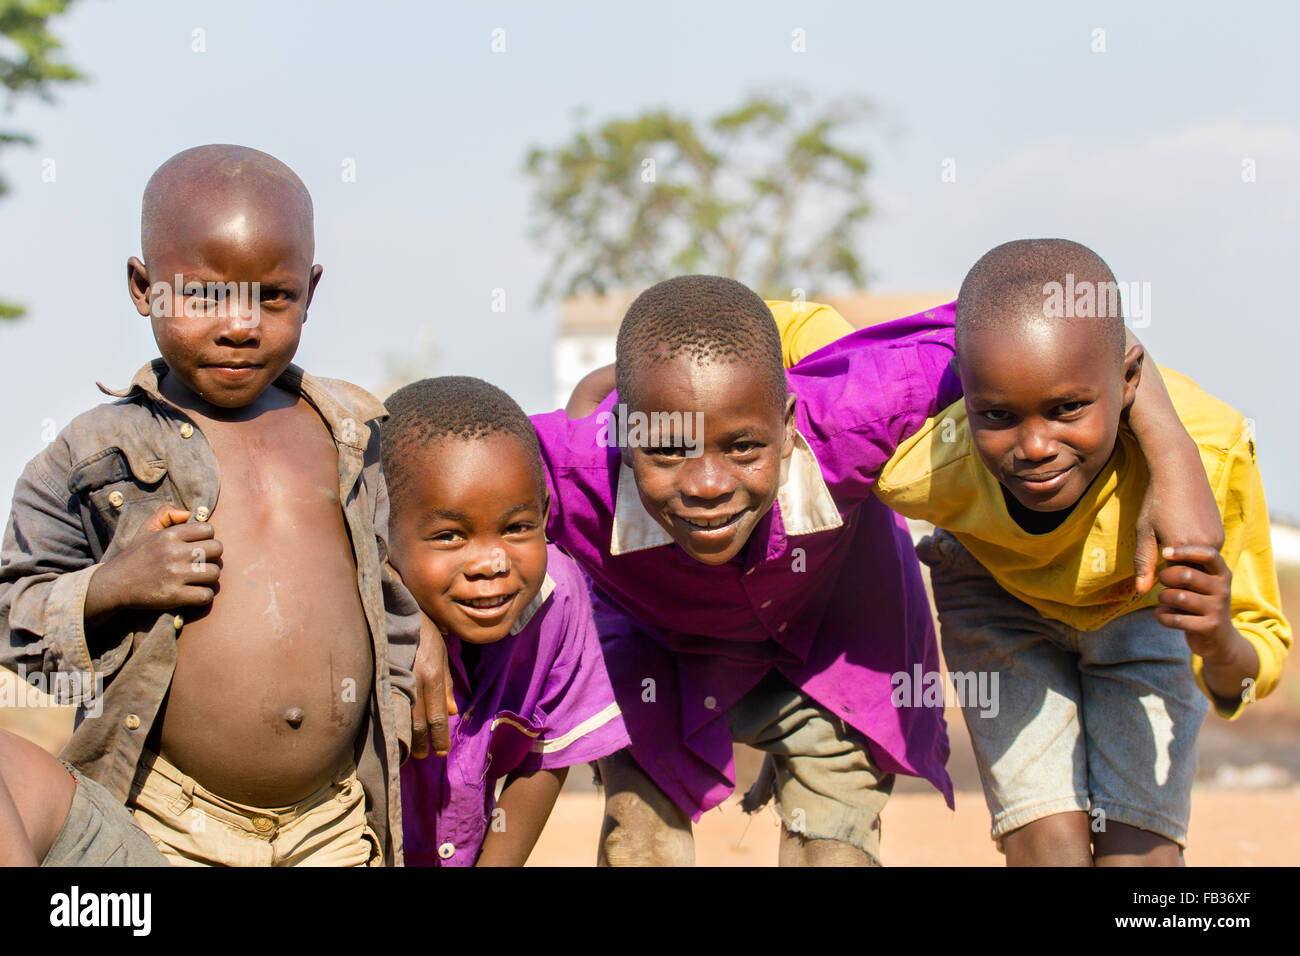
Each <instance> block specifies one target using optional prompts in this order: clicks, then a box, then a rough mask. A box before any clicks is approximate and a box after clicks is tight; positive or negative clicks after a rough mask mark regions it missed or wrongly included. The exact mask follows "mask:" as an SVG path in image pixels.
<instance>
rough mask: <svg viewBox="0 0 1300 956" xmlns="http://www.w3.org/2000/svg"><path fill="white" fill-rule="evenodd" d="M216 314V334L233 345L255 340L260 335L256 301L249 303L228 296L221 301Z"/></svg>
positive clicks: (254, 341)
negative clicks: (218, 323)
mask: <svg viewBox="0 0 1300 956" xmlns="http://www.w3.org/2000/svg"><path fill="white" fill-rule="evenodd" d="M218 315H219V316H220V319H219V321H220V325H219V326H218V333H217V334H218V336H219V337H220V339H221V340H222V341H225V342H231V343H233V344H235V345H244V344H246V343H249V342H252V343H256V342H257V340H258V338H259V337H260V335H261V321H260V319H261V316H260V315H259V312H258V303H257V302H255V301H254V302H251V303H250V302H246V301H241V299H240V298H239V297H235V296H230V297H227V298H226V299H225V301H224V302H223V303H222V308H220V309H219V311H218Z"/></svg>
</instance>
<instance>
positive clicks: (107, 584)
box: [85, 505, 221, 620]
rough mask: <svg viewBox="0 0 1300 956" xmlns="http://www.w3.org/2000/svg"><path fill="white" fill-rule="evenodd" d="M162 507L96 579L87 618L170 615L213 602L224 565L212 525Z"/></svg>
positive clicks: (92, 581) (91, 587) (89, 591)
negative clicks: (130, 611) (133, 612)
mask: <svg viewBox="0 0 1300 956" xmlns="http://www.w3.org/2000/svg"><path fill="white" fill-rule="evenodd" d="M189 517H190V513H189V512H188V511H182V510H181V509H180V508H175V507H173V506H171V505H163V506H162V507H161V508H159V509H158V510H157V511H155V512H154V513H153V514H152V515H151V516H150V517H149V520H148V521H146V522H145V523H144V525H143V526H142V527H141V528H140V531H139V533H138V534H137V535H136V536H135V538H134V539H133V540H132V541H131V543H130V544H129V545H127V547H126V548H125V549H123V550H122V551H121V552H120V553H119V554H117V555H116V556H115V557H113V558H110V559H109V560H108V561H106V562H104V564H103V565H102V566H101V567H100V568H99V570H98V571H96V572H95V573H94V575H92V576H91V579H90V585H89V587H88V588H87V589H86V604H85V617H86V620H90V619H92V618H96V617H100V616H103V615H105V614H109V613H111V612H113V611H117V610H121V609H123V608H148V609H152V610H158V611H165V610H167V609H169V608H174V607H188V606H196V605H204V604H211V603H212V597H213V595H214V594H215V593H216V584H217V579H218V578H219V577H220V574H221V566H220V565H219V564H217V563H216V562H217V560H218V559H219V558H220V557H221V542H220V541H218V540H216V537H215V532H214V531H213V529H212V525H210V524H207V523H206V522H197V521H196V522H191V521H189Z"/></svg>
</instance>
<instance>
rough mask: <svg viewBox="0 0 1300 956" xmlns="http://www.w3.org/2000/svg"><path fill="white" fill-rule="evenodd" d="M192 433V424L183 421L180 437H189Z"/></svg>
mask: <svg viewBox="0 0 1300 956" xmlns="http://www.w3.org/2000/svg"><path fill="white" fill-rule="evenodd" d="M193 434H194V426H193V425H191V424H190V423H189V422H185V423H184V424H182V425H181V437H182V438H189V437H190V436H191V435H193Z"/></svg>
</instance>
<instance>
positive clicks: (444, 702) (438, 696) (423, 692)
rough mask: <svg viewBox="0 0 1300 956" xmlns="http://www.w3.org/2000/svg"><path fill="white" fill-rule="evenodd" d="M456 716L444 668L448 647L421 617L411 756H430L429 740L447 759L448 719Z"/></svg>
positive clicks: (448, 746)
mask: <svg viewBox="0 0 1300 956" xmlns="http://www.w3.org/2000/svg"><path fill="white" fill-rule="evenodd" d="M454 713H456V698H455V695H454V694H453V693H452V684H451V670H450V668H449V667H448V664H447V645H446V644H444V643H443V640H442V635H441V634H440V633H438V628H437V626H436V625H434V623H433V621H431V620H429V617H428V615H426V614H424V613H421V614H420V646H419V648H418V649H417V650H416V652H415V706H414V707H412V708H411V756H412V757H427V756H429V738H430V735H432V737H433V752H434V753H435V754H437V755H438V756H439V757H445V756H447V751H448V750H449V749H450V748H451V733H450V729H449V727H448V722H447V715H448V714H454Z"/></svg>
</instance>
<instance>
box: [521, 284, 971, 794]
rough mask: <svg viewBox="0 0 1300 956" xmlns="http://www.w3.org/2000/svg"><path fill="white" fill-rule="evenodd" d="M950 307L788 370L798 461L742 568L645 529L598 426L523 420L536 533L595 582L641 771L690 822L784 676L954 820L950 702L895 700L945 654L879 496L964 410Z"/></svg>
mask: <svg viewBox="0 0 1300 956" xmlns="http://www.w3.org/2000/svg"><path fill="white" fill-rule="evenodd" d="M953 313H954V309H953V305H952V304H949V305H945V306H941V307H939V308H936V309H933V310H931V311H929V312H925V313H922V314H918V315H914V316H910V317H908V318H905V319H899V320H897V321H895V322H890V323H886V324H883V325H878V326H875V327H872V328H868V329H862V330H860V331H858V332H855V333H853V334H851V335H848V336H846V337H845V338H842V339H840V340H838V341H836V342H833V343H831V344H830V345H828V346H826V347H825V348H822V349H819V350H818V351H816V352H814V353H813V354H812V355H811V356H809V357H808V358H806V359H805V360H804V361H802V362H801V363H799V364H798V365H797V366H795V367H794V368H793V369H791V370H789V371H788V372H787V379H788V383H789V387H790V390H791V391H792V392H793V393H794V394H795V395H796V397H797V401H796V428H797V432H798V434H797V437H796V443H795V450H794V453H793V454H792V456H791V457H790V458H789V459H788V460H787V461H786V464H785V465H784V466H783V469H782V471H783V474H782V480H781V485H780V490H779V493H778V496H777V501H776V503H775V504H774V505H773V507H772V509H771V510H770V511H769V512H768V513H767V514H766V515H765V516H764V517H763V518H762V519H761V520H760V521H759V523H758V524H757V526H756V527H755V529H754V531H753V533H752V535H751V537H750V540H749V542H748V544H747V545H746V547H745V549H744V550H743V551H742V552H741V554H740V555H739V556H738V557H737V559H736V560H734V561H732V562H729V563H727V564H724V565H719V566H709V565H705V564H702V563H700V562H698V561H695V560H694V559H693V558H691V557H690V556H689V555H687V554H686V553H685V552H684V551H682V550H681V549H680V548H679V547H678V546H677V545H676V544H675V543H673V541H672V539H671V538H670V537H669V535H668V534H667V533H666V532H665V531H664V530H663V529H662V528H661V527H660V526H659V525H658V523H657V522H655V520H654V518H653V517H652V516H651V515H650V514H649V513H647V512H646V510H645V508H644V506H643V505H642V503H641V501H640V498H639V496H638V495H637V492H636V486H635V481H634V479H633V476H632V472H631V469H630V468H629V467H628V466H627V465H626V464H625V463H624V462H623V461H622V458H621V455H620V452H619V449H618V448H611V447H606V442H605V441H604V440H602V439H603V438H604V431H605V428H606V425H605V422H606V421H607V419H606V418H605V417H604V416H602V415H601V412H608V411H609V410H610V408H611V407H612V406H613V405H614V404H615V403H617V401H618V396H617V394H614V395H611V396H610V397H609V398H607V399H606V401H605V402H604V403H602V405H601V407H600V409H598V410H597V412H596V413H593V415H591V416H589V417H587V418H582V419H570V418H567V417H566V416H565V414H564V412H562V411H560V412H555V413H552V414H549V415H539V416H535V417H534V418H533V424H534V425H535V426H536V428H537V433H538V436H539V437H540V440H541V446H542V457H543V459H544V461H545V462H546V465H547V479H548V481H549V483H550V489H551V496H552V497H551V500H552V505H551V515H550V521H549V524H548V526H547V532H548V534H549V536H550V537H551V539H552V540H554V541H555V542H557V543H558V544H560V545H561V546H562V547H564V548H565V550H566V551H568V552H569V553H570V554H571V555H572V556H573V557H574V558H575V559H576V560H577V561H578V563H579V564H580V565H582V567H583V569H584V570H585V571H586V572H587V573H588V574H589V575H590V576H591V578H592V580H593V581H594V582H595V585H596V588H597V591H598V593H597V595H596V598H595V600H594V601H593V604H594V608H595V614H596V621H597V627H598V629H599V630H600V634H601V644H602V647H603V649H604V652H605V661H606V664H607V666H608V668H609V672H610V678H611V680H612V681H613V684H614V692H615V695H616V696H617V698H618V702H619V705H620V707H621V708H622V710H623V715H624V719H625V721H626V723H627V727H628V732H629V734H630V735H631V738H632V745H631V748H630V751H631V754H632V756H633V757H634V758H635V759H636V761H637V762H638V764H640V766H641V767H642V769H644V770H645V771H646V773H648V774H649V775H650V776H651V778H652V779H654V781H655V782H656V783H657V784H658V785H659V786H660V787H661V788H662V789H663V790H664V792H665V793H666V794H667V795H668V796H669V797H671V798H672V799H673V800H674V802H676V803H677V805H678V806H679V807H681V808H682V809H683V810H684V811H686V812H687V813H689V814H691V815H692V816H693V817H695V818H697V819H698V817H699V815H700V814H701V813H703V811H705V810H707V809H709V808H710V807H713V806H716V805H717V804H718V803H720V802H721V801H722V800H723V799H725V798H726V796H727V794H728V793H730V792H731V790H732V789H733V787H734V785H735V776H734V767H733V764H732V749H731V747H732V738H731V729H730V724H729V721H728V717H727V710H728V708H730V707H731V706H732V705H734V704H735V703H736V702H737V701H739V700H740V698H741V697H742V696H743V695H744V694H745V693H746V692H748V691H749V690H750V689H751V688H753V687H754V685H755V684H757V683H758V681H759V680H760V679H761V678H762V677H763V675H764V674H765V673H767V672H768V671H769V670H770V669H771V668H776V669H777V670H778V671H780V672H781V673H782V674H783V675H784V676H785V677H786V678H787V679H789V680H790V681H791V682H792V683H793V684H794V685H795V686H797V687H800V688H801V689H802V690H803V691H804V692H805V693H806V694H808V695H809V696H810V697H812V698H813V699H814V700H816V701H818V702H820V703H821V704H822V705H823V706H825V707H826V708H828V709H829V710H830V711H831V712H832V713H834V714H835V715H836V716H838V717H839V718H840V719H841V720H843V721H844V722H845V723H847V724H848V725H850V726H852V727H855V728H857V729H858V730H859V731H861V732H862V733H863V734H865V735H866V736H867V738H868V739H869V740H870V741H871V747H872V755H873V756H874V758H875V760H876V762H877V764H878V765H879V766H880V767H881V768H882V769H884V770H885V771H887V772H899V773H907V774H913V775H918V776H921V777H924V778H925V779H927V780H929V781H930V782H931V783H933V784H934V785H935V786H936V787H937V788H938V789H939V790H941V791H942V792H943V793H944V795H945V797H946V798H947V799H948V801H949V803H950V804H951V801H952V783H951V781H950V780H949V778H948V774H947V772H946V770H945V769H944V765H945V763H946V762H947V758H948V737H947V731H946V728H945V725H944V721H943V711H942V705H941V704H940V705H938V706H932V705H922V706H910V702H909V705H906V706H901V707H896V706H894V703H893V701H892V691H893V683H892V678H893V675H895V674H898V673H903V674H908V675H912V674H913V673H914V670H915V668H918V667H919V668H920V669H921V670H922V671H924V672H925V673H936V672H937V671H938V666H939V658H938V646H937V643H936V641H935V636H934V627H933V623H932V620H931V615H930V605H929V601H928V599H927V597H926V594H925V589H924V585H923V582H922V578H921V572H920V566H919V564H918V562H917V560H916V555H915V552H914V551H913V548H912V541H911V537H910V535H909V534H908V532H907V527H906V524H905V523H904V521H903V519H901V518H899V517H897V516H896V515H894V514H893V513H892V512H890V511H889V510H888V509H887V508H886V507H885V506H884V505H883V504H881V503H880V502H879V501H878V500H876V499H875V498H874V497H873V496H872V493H871V492H872V486H873V484H874V482H875V478H876V475H877V474H878V472H879V471H880V469H881V467H882V466H883V465H884V464H885V462H886V461H888V460H889V457H890V455H891V454H892V453H893V451H894V449H895V448H896V447H897V446H898V444H899V443H900V442H901V441H902V440H903V439H904V438H905V437H907V436H908V435H910V434H911V433H913V432H915V431H916V430H917V429H918V428H920V427H921V425H922V424H923V423H924V422H925V420H926V419H927V418H928V417H930V416H931V415H933V414H934V413H935V412H937V411H938V410H939V409H941V408H944V407H946V406H948V405H949V404H951V403H952V402H953V401H955V400H957V399H958V398H960V397H961V383H960V381H959V379H958V378H957V375H956V372H955V371H953V369H952V368H951V360H952V358H953V355H954V347H953Z"/></svg>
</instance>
